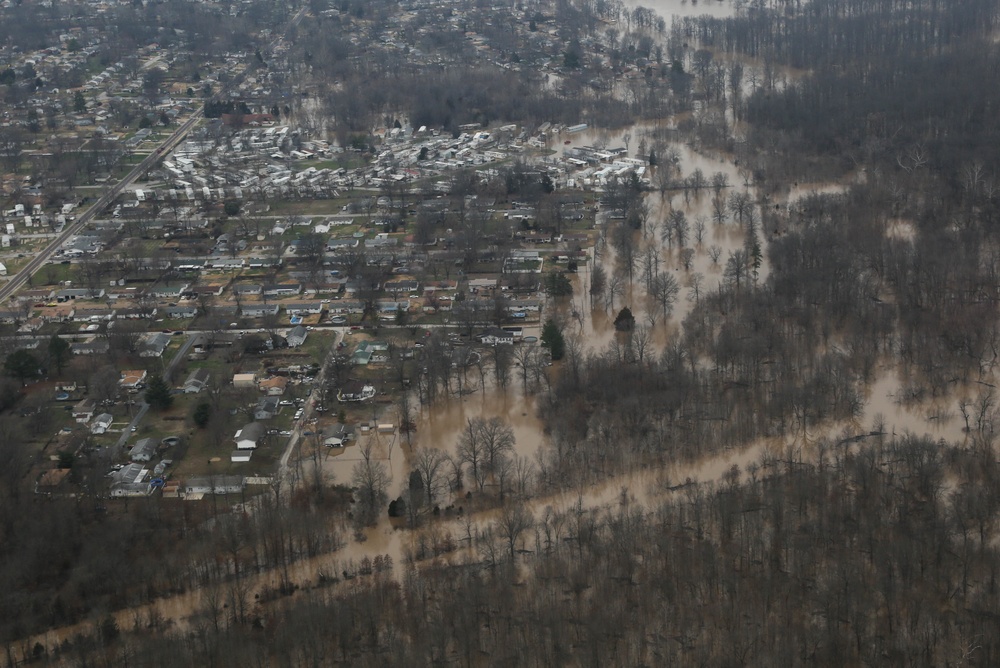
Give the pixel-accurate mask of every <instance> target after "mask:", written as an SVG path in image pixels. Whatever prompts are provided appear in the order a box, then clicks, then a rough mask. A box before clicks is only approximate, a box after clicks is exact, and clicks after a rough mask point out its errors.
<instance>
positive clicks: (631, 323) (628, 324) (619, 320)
mask: <svg viewBox="0 0 1000 668" xmlns="http://www.w3.org/2000/svg"><path fill="white" fill-rule="evenodd" d="M615 329H617V330H618V331H619V332H630V331H632V330H633V329H635V316H634V315H632V309H630V308H629V307H628V306H626V307H625V308H623V309H622V310H621V311H619V312H618V317H616V318H615Z"/></svg>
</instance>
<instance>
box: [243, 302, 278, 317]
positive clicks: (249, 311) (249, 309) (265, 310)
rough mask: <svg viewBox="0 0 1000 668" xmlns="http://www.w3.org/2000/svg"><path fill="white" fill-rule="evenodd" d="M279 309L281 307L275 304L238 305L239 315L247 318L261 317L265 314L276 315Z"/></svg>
mask: <svg viewBox="0 0 1000 668" xmlns="http://www.w3.org/2000/svg"><path fill="white" fill-rule="evenodd" d="M279 310H281V307H280V306H279V305H277V304H264V303H254V304H243V305H242V306H240V315H244V316H246V317H248V318H262V317H264V316H267V315H278V311H279Z"/></svg>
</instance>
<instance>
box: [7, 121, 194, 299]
mask: <svg viewBox="0 0 1000 668" xmlns="http://www.w3.org/2000/svg"><path fill="white" fill-rule="evenodd" d="M202 113H203V111H202V110H201V109H199V110H198V111H196V112H194V113H193V114H191V117H190V118H189V119H188V120H186V121H185V122H184V123H183V124H181V126H180V127H178V128H177V129H176V130H174V133H173V134H172V135H170V136H169V137H168V138H167V139H166V140H165V141H164V142H163V143H162V144H160V146H159V148H157V149H156V151H154V152H153V153H150V154H149V155H148V156H146V158H145V159H143V161H142V162H140V163H139V164H138V165H136V166H135V167H133V168H132V171H130V172H129V173H128V174H126V175H125V178H123V179H122V180H121V181H119V182H118V183H116V184H115V185H113V186H111V187H110V188H108V189H107V190H105V191H104V193H103V194H102V195H101V196H100V197H99V198H98V199H97V201H96V202H94V203H93V204H92V205H91V206H90V208H88V209H87V210H86V211H84V212H83V213H82V214H81V215H80V216H79V217H78V218H77V219H76V221H75V222H74V223H73V224H71V225H68V226H67V227H66V228H65V229H64V230H63V231H62V232H61V233H60V234H59V235H58V236H57V237H56V238H55V239H54V240H53V241H52V242H51V243H50V244H49V245H48V246H46V247H45V248H44V249H43V250H42V251H41V252H40V253H38V254H37V255H36V256H35V257H34V258H32V259H31V261H30V262H28V264H27V265H25V266H24V268H23V269H21V271H19V272H17V274H16V275H15V276H14V277H13V278H12V279H10V280H9V281H7V283H6V284H5V285H4V286H3V287H2V288H0V302H3V301H4V300H6V299H7V298H8V297H10V296H11V295H12V294H14V292H15V291H16V290H17V289H18V288H20V287H21V286H22V285H24V283H25V282H26V281H27V280H28V278H30V277H31V276H34V275H35V273H36V272H38V270H39V269H41V268H42V266H44V265H45V263H46V262H48V260H49V258H50V257H51V256H52V254H53V253H55V252H56V251H57V250H58V249H59V247H60V246H62V245H63V244H64V243H65V242H66V240H67V239H69V238H70V237H71V236H73V235H74V234H76V233H78V232H79V231H80V230H81V229H83V226H84V225H86V224H87V223H88V222H90V220H91V219H92V218H93V217H94V216H96V215H97V214H99V213H100V212H101V211H103V210H104V208H105V207H107V206H108V204H110V203H111V202H113V201H114V200H115V198H116V197H118V195H119V194H121V192H122V191H123V190H124V189H125V188H127V187H128V186H130V185H131V184H132V183H133V182H135V180H136V179H137V178H139V177H140V176H141V175H142V174H144V173H145V172H146V171H148V170H149V168H150V167H152V166H153V165H154V164H155V163H156V161H157V160H159V159H160V158H161V157H162V156H163V155H164V154H166V153H169V152H170V151H172V150H173V149H174V147H176V146H177V145H178V144H180V143H181V142H182V141H183V140H184V138H185V137H187V135H188V132H190V131H191V128H193V127H194V126H195V124H196V123H197V122H198V121H199V120H200V119H201V116H202Z"/></svg>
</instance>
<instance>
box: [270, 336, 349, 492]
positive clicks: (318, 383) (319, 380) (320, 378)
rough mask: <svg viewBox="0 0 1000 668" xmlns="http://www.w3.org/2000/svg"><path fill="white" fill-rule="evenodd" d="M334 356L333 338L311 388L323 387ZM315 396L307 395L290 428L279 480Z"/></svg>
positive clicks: (278, 471)
mask: <svg viewBox="0 0 1000 668" xmlns="http://www.w3.org/2000/svg"><path fill="white" fill-rule="evenodd" d="M343 338H344V335H343V333H341V335H340V340H343ZM336 354H337V339H336V337H335V339H334V341H333V343H332V344H331V345H330V350H329V351H328V352H327V354H326V359H324V360H323V368H321V369H320V370H319V373H317V374H316V378H315V379H314V380H313V382H312V383H311V385H312V386H313V388H318V387H323V382H324V381H325V380H326V371H327V369H328V368H329V366H330V361H331V360H332V359H333V356H334V355H336ZM317 396H319V392H310V393H309V397H308V398H307V399H306V402H305V403H304V404H303V405H302V417H301V418H299V419H298V420H297V421H296V422H295V424H294V425H293V426H292V435H291V436H290V437H289V438H288V444H287V445H286V446H285V451H284V452H282V453H281V459H279V460H278V470H277V471H276V472H275V475H276V476H277V477H278V478H279V479H283V478H284V477H285V475H286V474H287V472H288V460H289V459H290V458H291V456H292V452H294V451H295V446H296V445H298V443H299V439H300V438H301V435H302V428H303V427H304V426H305V425H306V424H307V423H308V422H309V420H311V419H312V415H313V410H314V409H315V407H316V397H317Z"/></svg>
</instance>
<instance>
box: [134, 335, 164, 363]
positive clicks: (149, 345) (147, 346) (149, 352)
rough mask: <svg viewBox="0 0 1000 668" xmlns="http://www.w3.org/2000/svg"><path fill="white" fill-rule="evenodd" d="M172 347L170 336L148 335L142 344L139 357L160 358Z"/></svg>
mask: <svg viewBox="0 0 1000 668" xmlns="http://www.w3.org/2000/svg"><path fill="white" fill-rule="evenodd" d="M168 345H170V335H169V334H165V333H163V332H157V333H156V334H147V335H146V338H145V339H144V340H143V342H142V343H141V344H140V349H139V357H160V356H162V355H163V351H164V350H166V349H167V346H168Z"/></svg>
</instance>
